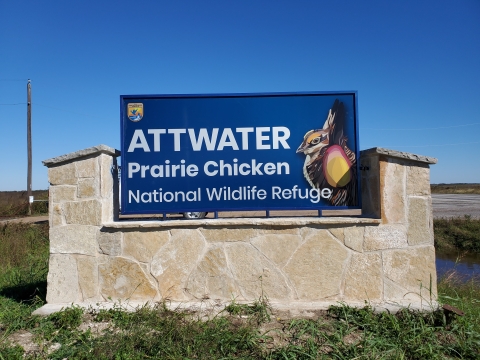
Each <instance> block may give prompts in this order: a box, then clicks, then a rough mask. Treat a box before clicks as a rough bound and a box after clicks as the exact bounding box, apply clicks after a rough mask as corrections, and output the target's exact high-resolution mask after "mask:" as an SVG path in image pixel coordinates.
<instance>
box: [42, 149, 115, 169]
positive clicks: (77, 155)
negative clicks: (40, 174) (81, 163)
mask: <svg viewBox="0 0 480 360" xmlns="http://www.w3.org/2000/svg"><path fill="white" fill-rule="evenodd" d="M96 154H107V155H111V156H113V157H117V156H120V151H119V150H117V149H114V148H111V147H110V146H107V145H103V144H100V145H97V146H92V147H89V148H87V149H83V150H79V151H75V152H72V153H69V154H65V155H60V156H57V157H54V158H51V159H47V160H43V161H42V163H43V165H44V166H46V167H50V166H54V165H58V164H61V163H64V162H68V161H72V160H77V159H81V158H84V157H87V156H91V155H96Z"/></svg>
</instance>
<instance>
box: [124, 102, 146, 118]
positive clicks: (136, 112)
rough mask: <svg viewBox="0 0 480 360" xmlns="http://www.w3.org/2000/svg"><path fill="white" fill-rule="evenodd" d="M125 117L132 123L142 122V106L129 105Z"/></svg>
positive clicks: (138, 104) (136, 104) (139, 104)
mask: <svg viewBox="0 0 480 360" xmlns="http://www.w3.org/2000/svg"><path fill="white" fill-rule="evenodd" d="M127 116H128V118H129V119H130V120H132V121H133V122H137V121H140V120H142V118H143V104H142V103H129V104H128V107H127Z"/></svg>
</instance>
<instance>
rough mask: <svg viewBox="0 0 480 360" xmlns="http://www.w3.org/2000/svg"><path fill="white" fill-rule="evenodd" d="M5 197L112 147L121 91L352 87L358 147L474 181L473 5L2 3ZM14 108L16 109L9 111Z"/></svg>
mask: <svg viewBox="0 0 480 360" xmlns="http://www.w3.org/2000/svg"><path fill="white" fill-rule="evenodd" d="M0 13H2V15H3V16H2V21H1V22H0V44H1V48H2V51H1V56H0V104H1V105H0V113H1V116H0V154H1V156H0V169H1V172H0V190H24V189H26V187H27V186H26V175H27V145H26V105H25V103H26V83H27V81H26V80H27V79H29V78H30V79H32V123H33V125H32V138H33V188H34V189H46V188H48V179H47V170H46V168H45V167H43V165H42V163H41V161H42V160H44V159H47V158H51V157H55V156H58V155H62V154H65V153H69V152H72V151H77V150H80V149H83V148H87V147H90V146H94V145H97V144H106V145H109V146H112V147H115V148H119V147H120V114H119V96H120V95H122V94H183V93H187V94H188V93H202V94H203V93H250V92H297V91H340V90H356V91H358V105H359V112H358V115H359V128H360V148H361V149H367V148H371V147H376V146H378V147H386V148H391V149H395V150H400V151H407V152H413V153H417V154H422V155H428V156H433V157H436V158H438V164H437V165H434V166H432V167H431V182H432V183H441V182H444V183H450V182H480V161H479V159H478V153H479V151H480V139H479V134H480V115H479V114H480V65H479V64H480V1H478V0H459V1H455V2H454V1H446V0H436V1H430V0H428V1H409V0H407V1H380V0H379V1H369V0H367V1H278V0H277V1H259V0H256V1H226V0H223V1H210V0H206V1H193V0H192V1H190V0H179V1H135V2H133V1H129V2H127V1H123V0H119V1H90V0H85V1H78V2H70V1H57V0H53V1H47V2H38V1H8V2H7V1H3V2H1V4H0ZM9 104H19V105H9Z"/></svg>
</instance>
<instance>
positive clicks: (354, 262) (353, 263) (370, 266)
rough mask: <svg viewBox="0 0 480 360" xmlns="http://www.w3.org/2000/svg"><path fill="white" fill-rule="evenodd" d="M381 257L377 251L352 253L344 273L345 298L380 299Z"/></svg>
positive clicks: (381, 286)
mask: <svg viewBox="0 0 480 360" xmlns="http://www.w3.org/2000/svg"><path fill="white" fill-rule="evenodd" d="M382 290H383V281H382V257H381V255H380V254H378V253H370V254H355V253H354V254H352V257H351V259H350V263H349V265H348V268H347V273H346V275H345V289H344V295H345V300H355V301H361V300H367V301H381V300H382V295H383V294H382V293H383V291H382Z"/></svg>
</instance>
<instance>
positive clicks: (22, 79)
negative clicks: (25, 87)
mask: <svg viewBox="0 0 480 360" xmlns="http://www.w3.org/2000/svg"><path fill="white" fill-rule="evenodd" d="M27 80H28V79H0V81H27Z"/></svg>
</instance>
